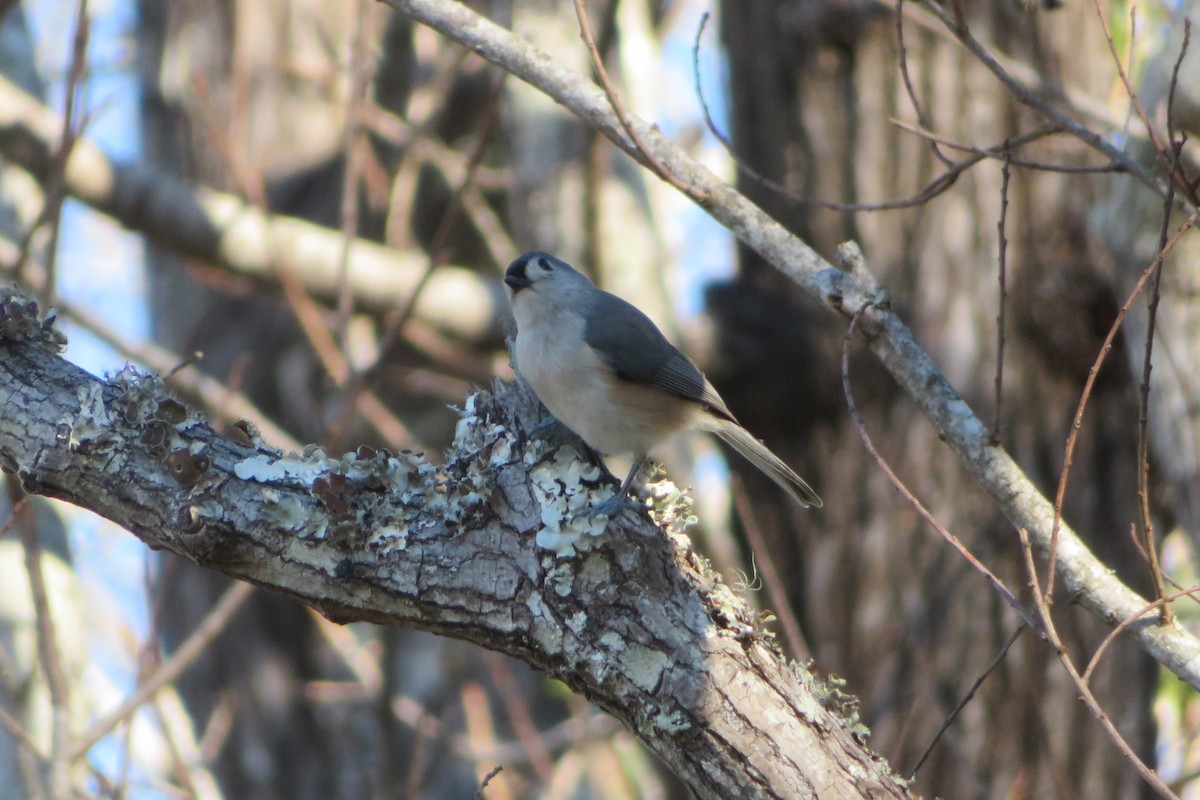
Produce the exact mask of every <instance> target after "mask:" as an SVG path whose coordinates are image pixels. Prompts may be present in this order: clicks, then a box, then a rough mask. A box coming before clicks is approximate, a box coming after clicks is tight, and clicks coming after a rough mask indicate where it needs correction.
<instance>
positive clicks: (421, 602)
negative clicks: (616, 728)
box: [0, 294, 908, 798]
mask: <svg viewBox="0 0 1200 800" xmlns="http://www.w3.org/2000/svg"><path fill="white" fill-rule="evenodd" d="M59 343H60V342H59V337H58V336H57V334H56V333H55V331H54V329H53V328H52V327H51V326H49V325H48V324H46V323H44V321H43V320H41V319H40V318H39V317H38V316H37V314H36V309H34V307H33V306H32V304H31V303H29V302H27V301H24V300H22V299H20V298H18V297H14V296H13V295H11V294H7V295H4V296H0V408H2V409H3V411H2V412H0V466H2V467H3V468H4V469H5V470H6V471H8V472H11V473H14V474H15V475H17V476H18V477H19V479H20V481H21V484H22V485H23V486H24V488H25V489H26V490H27V491H29V492H33V493H38V494H42V495H46V496H50V497H57V498H61V499H64V500H67V501H69V502H71V503H75V504H76V505H79V506H82V507H84V508H89V509H91V510H93V511H95V512H97V513H99V514H102V515H103V516H105V517H107V518H109V519H111V520H113V521H114V522H116V523H118V524H120V525H122V526H124V527H126V528H127V529H129V530H130V531H132V532H133V533H134V534H135V535H137V536H138V537H139V538H140V539H142V540H143V541H144V542H146V543H147V544H148V545H149V546H151V547H153V548H165V549H168V550H171V551H173V552H175V553H178V554H180V555H182V556H185V557H187V558H189V559H191V560H193V561H195V562H196V563H198V564H200V565H202V566H205V567H209V568H212V569H217V570H220V571H221V572H224V573H226V574H228V575H231V576H233V577H236V578H239V579H242V580H247V581H252V582H254V583H256V584H259V585H261V586H264V587H268V588H270V589H272V590H274V591H277V592H281V593H283V594H286V595H289V596H291V597H294V598H296V599H298V600H300V601H301V602H304V603H307V604H310V605H312V606H314V607H316V608H317V609H319V610H321V611H322V613H324V614H325V615H327V616H329V617H331V618H333V619H336V620H339V621H352V620H370V621H373V622H378V623H382V624H397V625H407V626H411V627H416V628H421V629H424V630H429V631H433V632H435V633H440V634H444V635H447V636H455V637H458V638H461V639H466V640H469V641H472V642H475V643H478V644H480V645H482V646H484V647H488V648H491V649H494V650H498V651H501V652H504V653H507V654H509V655H512V656H514V657H517V658H520V659H522V660H524V661H526V662H528V663H530V664H532V665H534V666H537V667H540V668H541V669H544V670H546V671H547V672H549V673H550V674H552V675H554V676H555V677H557V678H559V679H561V680H562V681H563V682H565V683H566V684H567V685H569V686H571V687H572V688H573V689H574V690H576V691H578V692H580V693H582V694H584V695H585V696H587V697H588V698H589V699H590V700H592V701H593V702H595V703H596V704H597V705H599V706H601V707H602V708H604V709H606V710H608V711H609V712H610V713H612V714H613V715H614V716H616V717H617V718H618V719H620V720H621V721H622V722H623V723H624V724H625V725H627V726H628V727H629V728H630V729H631V730H633V731H634V732H635V733H636V734H637V735H638V736H639V737H641V738H642V740H643V741H645V742H646V743H647V744H648V745H649V746H650V747H651V748H652V749H653V750H654V751H655V752H656V753H658V755H659V756H660V757H661V758H662V759H663V760H664V761H665V762H666V763H667V764H668V765H670V766H671V768H672V769H674V770H675V771H676V772H677V774H679V775H680V776H681V777H682V778H683V779H684V780H685V781H686V782H687V783H688V784H689V785H690V786H691V787H692V788H693V789H694V790H695V792H696V793H697V795H698V796H700V797H707V798H729V797H767V798H772V797H779V798H784V797H787V798H796V797H818V796H819V797H822V798H837V797H845V798H851V797H853V798H858V797H881V798H883V797H897V798H898V797H907V796H908V793H907V790H906V789H905V787H904V784H903V782H902V781H900V780H899V779H897V778H895V777H894V776H892V775H891V773H890V772H889V771H888V769H887V767H886V765H885V764H884V763H883V762H882V761H880V760H879V759H878V758H877V757H875V756H873V755H872V754H871V753H870V752H869V751H867V750H866V749H865V748H864V747H863V746H862V743H861V741H860V740H861V737H862V734H863V731H864V729H862V727H861V725H859V724H858V723H857V722H856V720H855V718H854V716H853V703H852V702H851V701H849V700H848V699H847V698H844V697H843V696H842V695H841V694H840V692H839V691H838V690H837V687H836V685H830V684H826V683H824V682H822V681H819V680H817V679H815V678H814V677H813V676H811V675H810V674H809V673H808V672H807V671H805V670H804V669H802V668H799V667H796V666H794V665H788V664H787V663H786V661H785V659H783V657H782V656H781V654H780V652H779V650H778V648H777V647H776V646H775V645H774V642H773V641H772V640H771V639H770V638H769V637H767V636H765V635H764V634H763V633H762V632H761V631H760V630H759V628H758V626H757V624H756V620H755V618H754V616H753V614H752V613H751V612H750V611H749V610H748V609H747V608H746V606H745V605H744V604H743V603H742V602H741V601H740V600H738V599H737V598H736V597H735V596H734V595H733V594H732V593H731V592H730V591H729V590H728V589H727V588H726V587H725V586H724V585H723V584H722V583H721V582H720V580H719V579H718V578H716V577H715V576H714V575H713V573H712V572H711V571H710V570H709V569H708V567H707V566H706V564H705V563H704V562H703V561H702V560H701V559H699V558H698V557H697V556H696V555H695V554H694V553H693V552H692V550H691V549H690V547H689V546H688V543H687V539H686V537H685V536H683V535H682V528H683V525H684V522H683V519H684V518H686V516H687V513H686V512H687V507H686V505H682V506H681V505H680V503H679V501H678V499H677V498H670V497H668V498H663V499H661V500H660V501H659V502H658V503H657V504H656V508H655V510H654V512H653V513H654V514H655V516H656V518H657V519H658V521H659V522H660V524H661V525H662V526H663V527H662V528H659V527H655V526H654V525H652V524H650V522H649V521H648V520H646V519H645V518H644V517H639V516H637V515H634V514H633V513H632V512H629V511H626V512H623V513H622V516H621V518H619V519H618V520H615V521H614V522H613V524H611V525H607V526H605V525H604V524H603V522H604V520H603V519H601V520H600V521H599V523H597V522H596V521H593V520H589V519H588V518H587V516H586V515H582V516H580V515H577V512H576V509H577V508H580V507H586V506H587V505H588V504H589V503H590V502H591V501H592V500H593V499H594V498H595V496H597V495H598V494H603V493H609V492H611V491H612V486H611V481H610V480H609V479H607V478H604V477H602V475H601V473H600V471H599V470H597V469H596V468H595V467H594V466H592V465H588V464H584V463H582V462H580V461H579V460H578V459H577V458H576V457H574V455H573V452H572V451H571V449H570V445H569V444H565V443H563V442H562V441H559V440H556V439H553V438H551V439H546V440H543V439H530V438H529V437H527V436H526V435H525V433H524V431H527V430H529V429H530V428H531V427H533V424H535V423H536V422H537V421H538V419H539V417H540V411H539V408H538V406H537V404H536V401H534V400H533V399H532V398H531V396H530V395H529V394H528V393H526V392H522V391H521V389H520V388H519V387H517V386H516V385H513V384H498V385H497V386H496V387H495V388H494V390H493V392H491V393H483V392H481V393H479V394H476V395H474V396H473V397H472V398H471V399H470V400H469V401H468V403H467V406H466V409H465V410H464V413H463V417H462V420H461V421H460V423H459V427H458V431H457V436H456V440H455V444H454V446H453V448H452V449H451V451H450V452H449V454H448V459H447V463H446V465H445V466H444V467H434V466H432V465H431V464H430V463H429V462H428V461H427V460H426V459H425V458H424V457H423V456H421V455H419V454H414V453H396V454H392V453H388V452H386V451H376V450H372V449H369V448H360V449H359V450H357V451H356V452H354V453H348V454H345V455H344V456H340V457H330V456H327V455H326V454H325V453H323V452H321V451H320V450H317V449H310V450H308V451H306V452H305V453H302V454H290V455H287V456H285V455H283V454H281V453H279V452H277V451H274V450H272V449H270V448H268V447H266V446H265V445H264V444H263V443H262V442H261V440H259V439H258V437H257V436H256V435H254V433H253V431H252V430H248V429H243V430H242V433H243V434H244V435H243V436H241V437H239V438H240V439H241V441H234V440H231V439H226V438H222V437H221V436H219V435H217V434H216V433H215V432H214V431H213V430H212V429H211V428H209V427H208V426H207V425H206V424H205V423H204V422H203V421H202V420H200V419H198V418H197V417H196V416H195V414H194V413H193V412H191V411H189V410H188V409H186V408H185V407H184V406H183V405H182V404H180V403H178V402H177V401H175V400H172V399H169V398H167V397H165V396H164V394H163V391H162V384H161V382H160V381H159V380H158V379H157V378H155V377H153V376H148V375H145V374H141V373H137V372H135V371H133V370H131V369H128V368H127V369H126V370H123V371H122V372H120V373H118V374H117V375H115V376H112V377H111V378H110V379H108V380H100V379H98V378H95V377H93V376H91V375H89V374H87V373H86V372H84V371H82V370H80V369H79V368H77V367H75V366H74V365H72V364H70V363H68V362H67V361H65V360H63V359H62V358H60V357H59V356H58V355H57V349H58V345H59ZM539 533H541V534H542V535H541V536H540V538H539V536H538V534H539ZM548 533H549V534H551V535H547V534H548ZM539 541H540V542H541V545H546V546H547V547H550V548H552V549H546V547H543V546H541V545H539Z"/></svg>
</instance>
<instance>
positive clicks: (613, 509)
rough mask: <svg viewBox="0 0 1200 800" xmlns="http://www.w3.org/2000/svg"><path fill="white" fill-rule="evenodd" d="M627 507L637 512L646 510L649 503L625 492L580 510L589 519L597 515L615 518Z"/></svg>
mask: <svg viewBox="0 0 1200 800" xmlns="http://www.w3.org/2000/svg"><path fill="white" fill-rule="evenodd" d="M627 508H628V509H629V510H630V511H633V512H635V513H637V512H640V511H645V510H646V508H647V505H646V503H644V502H643V501H642V500H640V499H638V498H636V497H630V496H629V495H627V494H623V493H622V494H614V495H613V496H612V497H610V498H608V499H607V500H603V501H601V502H599V503H596V504H595V505H593V506H592V507H591V508H588V509H586V510H584V511H582V512H580V514H581V515H586V516H587V518H588V520H589V521H591V520H594V519H595V518H596V517H607V518H608V519H615V518H616V516H617V515H618V514H620V513H621V511H623V510H624V509H627Z"/></svg>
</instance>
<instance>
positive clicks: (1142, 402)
mask: <svg viewBox="0 0 1200 800" xmlns="http://www.w3.org/2000/svg"><path fill="white" fill-rule="evenodd" d="M1182 146H1183V143H1182V142H1178V141H1172V142H1171V161H1172V166H1173V165H1174V164H1175V163H1178V161H1179V155H1180V148H1181V147H1182ZM1172 171H1174V170H1172ZM1174 189H1175V184H1174V183H1172V184H1171V185H1170V186H1169V187H1168V191H1167V198H1166V199H1165V200H1164V201H1163V212H1162V227H1161V229H1160V230H1159V234H1158V248H1159V250H1162V248H1164V247H1165V246H1166V244H1167V235H1168V233H1169V232H1170V225H1171V206H1172V205H1173V204H1174V203H1173V201H1174V199H1175V192H1174ZM1162 272H1163V261H1162V260H1161V259H1160V260H1158V261H1157V263H1156V265H1155V267H1154V275H1153V277H1152V278H1151V281H1150V284H1151V285H1150V297H1149V298H1148V300H1147V303H1146V315H1147V321H1146V349H1145V352H1144V354H1143V356H1142V383H1141V387H1140V388H1139V391H1138V426H1137V459H1138V460H1137V473H1138V489H1137V496H1138V510H1139V511H1140V513H1141V522H1142V541H1143V545H1144V549H1145V555H1146V563H1147V564H1148V565H1149V566H1150V577H1151V579H1152V580H1153V581H1154V592H1155V595H1156V596H1157V597H1158V598H1160V599H1161V598H1163V597H1165V596H1166V594H1167V590H1166V586H1165V585H1164V584H1163V574H1162V567H1161V565H1160V564H1159V563H1158V545H1157V544H1156V543H1155V541H1154V520H1153V519H1152V518H1151V516H1150V441H1149V435H1148V427H1149V421H1150V372H1151V370H1152V369H1153V359H1152V356H1153V354H1154V330H1155V323H1156V321H1157V319H1158V302H1159V300H1160V299H1161V297H1162V292H1161V287H1162ZM1173 618H1174V614H1173V612H1172V610H1171V605H1170V604H1169V603H1164V604H1163V606H1162V612H1161V617H1160V622H1161V623H1162V624H1163V625H1170V624H1171V621H1172V619H1173Z"/></svg>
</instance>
